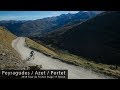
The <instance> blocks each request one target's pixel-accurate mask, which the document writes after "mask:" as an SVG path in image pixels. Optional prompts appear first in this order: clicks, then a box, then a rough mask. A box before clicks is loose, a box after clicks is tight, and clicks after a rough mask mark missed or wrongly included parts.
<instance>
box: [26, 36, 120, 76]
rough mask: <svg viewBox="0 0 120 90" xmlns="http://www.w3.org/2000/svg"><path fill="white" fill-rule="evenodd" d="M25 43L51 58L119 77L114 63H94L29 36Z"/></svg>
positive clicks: (119, 68) (119, 72)
mask: <svg viewBox="0 0 120 90" xmlns="http://www.w3.org/2000/svg"><path fill="white" fill-rule="evenodd" d="M26 44H27V46H29V47H30V48H32V49H34V50H37V51H39V52H41V53H43V54H45V55H47V56H50V57H51V58H54V59H58V60H60V61H62V62H65V63H68V64H73V65H77V66H81V67H84V68H87V69H91V70H93V71H96V72H100V73H104V74H107V75H110V76H113V77H117V78H120V67H118V68H117V69H115V66H114V65H106V64H102V63H95V62H93V61H88V60H87V59H85V58H83V57H80V56H77V55H74V54H70V53H69V52H65V51H62V50H58V49H55V48H53V47H51V46H47V45H45V44H43V43H42V42H40V41H33V40H31V39H29V38H26Z"/></svg>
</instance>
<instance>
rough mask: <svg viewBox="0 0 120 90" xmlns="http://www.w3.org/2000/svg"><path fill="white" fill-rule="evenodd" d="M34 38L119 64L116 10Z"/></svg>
mask: <svg viewBox="0 0 120 90" xmlns="http://www.w3.org/2000/svg"><path fill="white" fill-rule="evenodd" d="M34 40H38V41H39V40H40V41H42V42H43V43H46V44H47V45H51V46H52V47H55V48H59V49H62V50H68V51H69V52H70V53H72V54H75V55H79V56H82V57H84V58H88V59H89V60H93V61H96V62H98V63H105V64H114V65H115V64H117V65H120V12H104V13H102V14H100V15H98V16H96V17H95V18H93V19H91V20H87V21H86V22H83V23H81V24H79V25H77V26H74V27H72V28H68V29H64V28H63V29H61V31H57V32H53V33H50V34H49V35H47V36H46V37H42V38H39V37H35V38H34Z"/></svg>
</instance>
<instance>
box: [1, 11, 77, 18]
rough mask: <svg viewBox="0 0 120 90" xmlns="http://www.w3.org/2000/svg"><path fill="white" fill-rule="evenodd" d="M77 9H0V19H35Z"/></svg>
mask: <svg viewBox="0 0 120 90" xmlns="http://www.w3.org/2000/svg"><path fill="white" fill-rule="evenodd" d="M77 12H78V11H0V20H35V19H41V18H44V17H51V16H58V15H60V14H67V13H77Z"/></svg>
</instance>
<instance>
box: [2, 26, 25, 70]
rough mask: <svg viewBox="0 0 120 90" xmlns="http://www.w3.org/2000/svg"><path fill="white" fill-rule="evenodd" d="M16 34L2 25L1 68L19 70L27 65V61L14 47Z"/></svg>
mask: <svg viewBox="0 0 120 90" xmlns="http://www.w3.org/2000/svg"><path fill="white" fill-rule="evenodd" d="M14 39H16V36H15V35H13V34H12V33H10V32H9V31H8V30H7V29H6V28H5V27H0V70H11V69H12V70H13V69H14V70H16V69H17V70H18V69H23V68H25V67H26V64H25V61H23V60H21V58H20V56H19V54H18V53H17V52H16V51H15V50H14V49H13V48H12V45H11V43H12V41H13V40H14Z"/></svg>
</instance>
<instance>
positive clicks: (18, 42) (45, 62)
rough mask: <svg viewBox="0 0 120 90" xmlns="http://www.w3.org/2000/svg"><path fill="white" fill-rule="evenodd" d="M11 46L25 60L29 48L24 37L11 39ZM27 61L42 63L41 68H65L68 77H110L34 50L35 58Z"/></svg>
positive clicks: (29, 50)
mask: <svg viewBox="0 0 120 90" xmlns="http://www.w3.org/2000/svg"><path fill="white" fill-rule="evenodd" d="M12 47H13V48H14V49H15V50H16V51H17V52H18V53H19V54H20V55H21V58H22V59H23V60H25V59H26V58H27V57H28V56H29V54H30V52H31V49H30V48H28V47H26V46H25V38H24V37H18V38H17V39H15V40H13V42H12ZM27 62H28V63H32V64H36V65H42V67H43V69H61V70H62V69H67V70H68V78H69V79H109V78H110V77H108V76H106V75H103V74H99V73H96V72H93V71H91V70H87V69H84V68H82V67H79V66H74V65H71V64H67V63H64V62H61V61H60V60H57V59H53V58H51V57H48V56H45V55H44V54H42V53H40V52H37V51H35V59H34V60H31V61H27Z"/></svg>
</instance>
